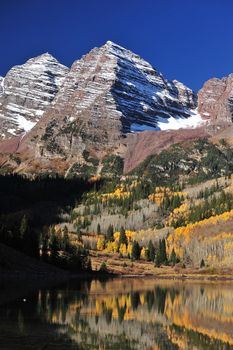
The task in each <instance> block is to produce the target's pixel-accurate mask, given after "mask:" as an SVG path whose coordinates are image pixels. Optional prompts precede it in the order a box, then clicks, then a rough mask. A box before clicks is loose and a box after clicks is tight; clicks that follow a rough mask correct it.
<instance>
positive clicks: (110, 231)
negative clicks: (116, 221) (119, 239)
mask: <svg viewBox="0 0 233 350" xmlns="http://www.w3.org/2000/svg"><path fill="white" fill-rule="evenodd" d="M113 233H114V229H113V226H112V225H109V226H108V229H107V234H106V238H107V241H110V242H111V241H112V240H113Z"/></svg>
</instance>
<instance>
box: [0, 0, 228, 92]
mask: <svg viewBox="0 0 233 350" xmlns="http://www.w3.org/2000/svg"><path fill="white" fill-rule="evenodd" d="M0 14H1V17H0V18H1V21H0V27H1V29H0V43H1V55H0V75H5V74H6V72H7V71H8V70H9V69H10V68H11V67H12V66H13V65H16V64H21V63H23V62H24V61H25V60H27V59H28V58H30V57H34V56H37V55H39V54H41V53H43V52H49V53H51V54H52V55H54V56H55V57H56V58H57V59H58V60H59V61H60V62H62V63H64V64H66V65H68V66H70V65H71V63H72V62H73V61H74V60H76V59H78V58H80V57H81V56H82V55H84V54H86V53H87V52H88V51H89V50H90V49H92V48H93V47H94V46H101V45H102V44H103V43H105V42H106V41H107V40H112V41H114V42H116V43H118V44H120V45H122V46H124V47H126V48H128V49H130V50H132V51H134V52H136V53H138V54H139V55H140V56H141V57H143V58H144V59H146V60H148V61H149V62H150V63H151V64H152V65H153V66H154V67H156V68H157V69H159V70H160V71H161V72H162V73H163V74H164V75H165V77H166V78H168V79H177V80H180V81H182V82H184V83H185V84H186V85H188V86H190V87H191V88H193V89H195V90H198V89H199V88H200V87H201V86H202V84H203V82H204V81H205V80H207V79H209V78H211V77H213V76H216V77H222V76H224V75H228V74H229V73H231V72H233V0H0Z"/></svg>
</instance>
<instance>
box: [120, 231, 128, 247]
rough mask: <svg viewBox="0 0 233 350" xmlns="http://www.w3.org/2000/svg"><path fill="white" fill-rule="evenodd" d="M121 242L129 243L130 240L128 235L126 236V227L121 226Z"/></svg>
mask: <svg viewBox="0 0 233 350" xmlns="http://www.w3.org/2000/svg"><path fill="white" fill-rule="evenodd" d="M121 244H126V246H127V244H128V240H127V237H126V234H125V229H124V227H121V229H120V238H119V245H121Z"/></svg>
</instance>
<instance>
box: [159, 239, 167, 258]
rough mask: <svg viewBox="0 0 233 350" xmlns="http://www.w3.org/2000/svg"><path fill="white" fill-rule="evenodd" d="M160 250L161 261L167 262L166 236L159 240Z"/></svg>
mask: <svg viewBox="0 0 233 350" xmlns="http://www.w3.org/2000/svg"><path fill="white" fill-rule="evenodd" d="M159 250H160V256H161V263H162V264H166V263H167V253H166V241H165V239H164V238H163V239H162V240H161V241H160V242H159Z"/></svg>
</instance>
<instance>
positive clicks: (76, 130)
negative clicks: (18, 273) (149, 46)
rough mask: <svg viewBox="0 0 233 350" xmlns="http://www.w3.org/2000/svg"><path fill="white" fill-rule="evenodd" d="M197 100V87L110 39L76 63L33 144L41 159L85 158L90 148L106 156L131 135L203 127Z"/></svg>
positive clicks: (32, 135) (37, 129) (34, 134)
mask: <svg viewBox="0 0 233 350" xmlns="http://www.w3.org/2000/svg"><path fill="white" fill-rule="evenodd" d="M196 102H197V99H196V95H195V94H194V93H193V92H192V90H191V89H188V88H186V87H185V86H184V85H183V84H181V83H180V84H179V83H178V82H172V81H168V80H167V79H166V78H164V77H163V75H162V74H161V73H160V72H158V71H157V70H156V69H154V68H153V67H152V66H151V64H150V63H148V62H147V61H145V60H144V59H142V58H141V57H139V56H138V55H136V54H134V53H133V52H131V51H129V50H127V49H125V48H122V47H121V46H119V45H117V44H115V43H112V42H109V41H108V42H107V43H105V44H104V45H103V46H101V47H99V48H94V49H93V50H91V51H90V52H89V53H88V54H87V55H85V56H83V57H82V58H81V59H80V60H77V61H75V62H74V63H73V65H72V67H71V69H70V71H69V73H68V74H67V75H66V77H65V79H64V82H63V84H62V86H61V88H60V89H59V91H58V93H57V95H56V96H55V98H54V100H53V102H52V104H50V105H49V106H48V108H47V109H46V111H45V113H44V115H43V118H42V119H41V120H40V122H39V123H38V124H37V126H36V127H35V128H34V129H33V131H32V132H31V133H30V134H29V135H28V138H27V140H31V141H30V146H29V147H30V148H31V149H32V150H35V149H36V151H35V156H36V157H52V158H53V157H76V158H79V159H82V157H83V156H82V154H83V151H84V149H87V150H88V151H90V152H94V153H101V154H103V153H104V152H105V151H106V150H107V149H109V148H111V149H114V148H116V147H118V146H119V144H120V143H121V140H122V137H124V136H126V135H127V134H128V133H131V132H139V131H143V130H166V129H169V128H170V129H177V128H180V127H182V126H183V127H192V126H197V125H198V123H199V122H200V117H198V116H197V114H196V107H197V104H196ZM186 120H189V122H186ZM38 135H39V137H38ZM35 138H36V139H37V145H36V147H35V142H34V140H35ZM28 142H29V141H28Z"/></svg>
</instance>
